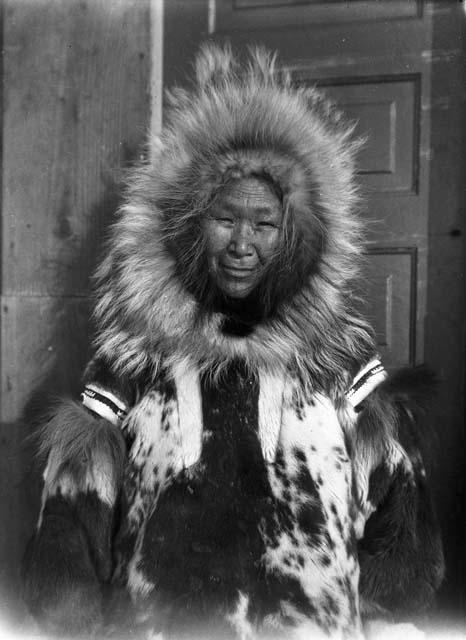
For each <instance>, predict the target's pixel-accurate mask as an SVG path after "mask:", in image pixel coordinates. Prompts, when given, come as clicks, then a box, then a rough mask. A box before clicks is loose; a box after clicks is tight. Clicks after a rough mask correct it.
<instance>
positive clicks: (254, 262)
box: [204, 178, 283, 299]
mask: <svg viewBox="0 0 466 640" xmlns="http://www.w3.org/2000/svg"><path fill="white" fill-rule="evenodd" d="M282 221H283V212H282V207H281V203H280V201H279V199H278V197H277V196H276V194H275V193H274V191H273V189H272V187H271V186H269V185H268V184H267V182H265V181H263V180H259V179H257V178H242V179H240V180H236V181H234V182H231V183H229V184H228V185H227V186H226V187H225V188H224V189H223V190H222V192H221V193H220V194H219V195H218V196H217V198H216V200H215V201H214V203H213V206H212V208H211V210H210V212H209V215H208V217H207V218H206V220H205V223H204V232H205V235H206V244H207V259H208V265H209V274H210V277H211V278H212V280H213V281H214V282H215V284H216V285H217V287H218V288H219V289H220V290H221V291H222V292H223V293H224V294H225V295H226V296H228V297H230V298H236V299H241V298H245V297H246V296H247V295H249V293H251V291H253V289H254V288H255V287H256V286H257V285H258V284H259V282H260V280H261V278H262V276H263V274H264V271H265V270H266V268H267V267H268V266H269V264H270V263H271V262H272V260H273V259H274V256H275V254H276V252H277V250H278V248H279V246H280V242H281V237H282Z"/></svg>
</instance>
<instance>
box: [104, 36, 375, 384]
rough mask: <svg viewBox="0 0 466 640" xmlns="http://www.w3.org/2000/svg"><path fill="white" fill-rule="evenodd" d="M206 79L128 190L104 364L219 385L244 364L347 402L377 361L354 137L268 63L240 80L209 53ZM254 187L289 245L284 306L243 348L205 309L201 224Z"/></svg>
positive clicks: (233, 66) (174, 116) (172, 114)
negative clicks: (361, 290)
mask: <svg viewBox="0 0 466 640" xmlns="http://www.w3.org/2000/svg"><path fill="white" fill-rule="evenodd" d="M196 70H197V83H196V85H195V86H194V87H193V88H192V90H191V91H185V90H183V89H177V90H176V91H175V93H173V94H172V95H171V97H170V100H169V106H168V110H167V124H166V127H165V130H164V133H163V134H162V138H161V145H160V150H159V152H158V154H157V157H156V158H155V159H154V161H153V163H152V164H150V165H147V166H144V167H140V168H138V169H137V170H136V171H135V172H134V174H133V175H132V177H131V178H130V180H129V187H128V191H127V202H126V204H125V205H124V206H123V207H122V208H121V210H120V214H119V219H118V221H117V222H116V224H115V226H114V227H113V232H112V236H111V239H110V243H109V251H108V255H107V258H106V259H105V260H104V262H103V263H102V265H101V267H100V269H99V271H98V288H97V305H96V311H95V314H96V320H97V325H98V335H97V338H96V346H97V351H98V355H99V356H100V357H102V358H103V359H104V360H105V361H107V362H108V363H109V366H110V367H111V368H112V370H113V371H114V372H115V373H118V374H119V375H122V374H126V375H130V376H132V377H137V376H139V375H140V374H141V373H142V372H143V371H147V370H152V371H153V372H154V374H155V373H156V372H157V371H158V370H159V369H160V366H161V362H162V361H165V363H168V364H169V365H170V363H178V362H180V361H188V362H190V363H192V364H194V365H195V366H197V367H199V368H200V369H201V370H209V371H210V372H212V371H214V370H216V369H221V368H222V367H223V366H225V365H226V364H228V362H231V361H232V360H233V359H235V358H238V357H239V358H241V359H243V360H244V361H246V363H247V364H248V365H249V366H250V368H251V370H253V371H254V370H257V368H258V367H263V368H267V369H270V370H271V371H276V370H282V369H283V367H284V366H285V367H287V366H288V367H290V368H292V369H293V368H294V369H296V370H297V371H299V372H301V373H302V377H303V379H306V380H311V379H312V384H313V385H314V386H316V387H319V386H328V384H329V383H330V382H331V384H332V385H335V384H336V385H337V386H339V387H340V391H342V390H344V388H345V387H346V385H347V383H348V380H347V379H345V376H344V374H343V372H346V371H348V370H350V371H351V370H354V372H356V371H357V369H358V367H359V365H360V363H361V362H365V361H366V360H367V359H368V358H369V356H370V355H371V354H372V352H373V349H374V345H373V339H372V335H371V330H370V328H369V327H368V325H367V324H366V323H365V322H364V321H363V319H362V318H361V317H360V316H359V315H358V314H357V313H356V311H355V310H354V304H353V301H354V289H353V280H354V277H355V276H356V274H357V272H358V265H359V261H360V254H361V221H360V219H359V216H358V211H357V206H358V196H357V188H356V185H355V182H354V155H355V152H356V150H357V149H358V147H359V141H358V140H355V139H354V138H353V136H352V133H353V126H352V125H348V124H345V123H344V122H343V120H342V118H341V117H340V116H339V114H338V113H337V112H336V111H334V110H332V108H331V106H330V104H329V103H327V102H326V101H325V100H324V98H323V97H322V96H321V95H320V94H319V93H317V92H316V91H315V90H314V89H307V88H304V87H303V88H298V89H297V88H296V87H295V86H293V84H292V82H291V80H290V78H289V77H288V76H287V75H286V74H284V73H279V72H278V70H277V68H276V65H275V58H274V57H273V56H270V55H268V54H267V53H265V52H264V51H262V50H254V51H252V52H251V56H250V60H249V61H248V63H247V64H246V65H245V67H243V68H241V67H239V66H238V63H237V62H236V61H235V59H234V57H233V55H232V53H231V51H230V50H229V49H228V48H225V49H223V50H219V49H218V48H214V47H206V48H204V49H203V50H202V52H201V54H200V55H199V57H198V59H197V64H196ZM250 175H254V176H261V177H265V178H267V179H269V180H272V181H273V182H274V183H275V184H277V185H278V187H279V190H280V192H281V194H282V199H283V205H284V210H285V241H284V244H283V247H282V255H281V259H280V260H278V268H279V270H280V273H279V275H278V277H274V274H271V281H272V278H273V282H274V283H275V286H277V287H280V286H281V288H280V292H281V294H280V299H278V300H277V299H275V302H274V305H273V306H274V312H273V314H271V315H269V316H268V317H265V318H261V319H260V320H259V321H258V322H257V324H256V325H255V326H254V328H253V330H252V331H251V332H250V334H249V335H247V336H246V337H243V338H242V339H236V338H235V336H232V335H228V334H227V333H225V332H224V331H223V327H224V325H225V322H226V321H227V320H228V318H227V316H226V314H225V313H224V312H222V311H217V310H216V309H210V308H208V307H207V308H206V305H205V304H203V291H204V290H205V289H206V287H207V286H208V285H207V284H206V283H205V282H204V280H205V278H206V269H205V266H204V265H203V259H204V257H203V241H202V234H201V223H202V217H203V215H204V214H205V212H206V210H208V208H209V206H210V204H211V202H212V199H213V198H214V197H215V195H216V193H218V191H219V189H221V187H222V185H223V184H224V183H225V181H227V180H229V179H231V177H232V176H250ZM154 274H157V276H156V277H154ZM275 275H277V274H275ZM280 283H282V285H280ZM193 336H196V339H195V340H193Z"/></svg>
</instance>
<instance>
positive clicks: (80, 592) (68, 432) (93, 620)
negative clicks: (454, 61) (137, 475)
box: [22, 400, 125, 634]
mask: <svg viewBox="0 0 466 640" xmlns="http://www.w3.org/2000/svg"><path fill="white" fill-rule="evenodd" d="M41 422H42V426H41V431H40V452H41V453H42V454H43V455H44V457H46V459H47V464H46V468H45V471H44V489H43V498H42V508H41V513H40V517H39V522H38V525H37V529H36V532H35V533H34V535H33V537H32V538H31V540H30V541H29V544H28V546H27V549H26V553H25V556H24V559H23V566H22V576H23V593H24V598H25V601H26V603H27V605H28V607H29V609H30V611H31V613H32V614H33V615H34V616H35V618H36V619H37V620H38V621H39V623H40V624H41V626H42V627H43V628H44V629H45V630H47V631H48V632H51V633H59V634H63V633H67V634H68V633H72V634H74V633H83V632H85V633H88V632H92V631H93V630H94V629H95V628H96V627H97V626H98V625H99V621H100V615H101V600H102V588H101V587H102V584H104V583H105V582H106V581H108V580H109V578H110V576H111V571H112V560H111V545H112V535H113V526H114V522H113V520H114V510H115V505H116V501H117V496H118V493H119V488H120V484H121V478H122V471H123V466H124V458H125V445H124V441H123V437H122V435H121V432H120V430H119V428H118V427H117V426H115V425H113V424H111V423H110V422H108V421H107V420H105V419H103V418H101V417H98V416H96V415H95V414H93V413H92V412H90V411H89V410H87V409H86V408H85V407H84V406H83V405H81V404H79V403H77V402H73V401H71V400H61V401H58V402H55V403H54V405H53V406H52V407H51V408H50V409H49V410H48V411H47V414H46V415H42V418H41Z"/></svg>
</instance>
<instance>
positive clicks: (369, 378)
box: [346, 358, 387, 409]
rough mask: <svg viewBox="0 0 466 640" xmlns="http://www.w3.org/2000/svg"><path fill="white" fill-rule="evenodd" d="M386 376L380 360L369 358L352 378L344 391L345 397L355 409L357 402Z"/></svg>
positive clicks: (359, 402)
mask: <svg viewBox="0 0 466 640" xmlns="http://www.w3.org/2000/svg"><path fill="white" fill-rule="evenodd" d="M386 377H387V372H386V371H385V369H384V367H383V365H382V363H381V362H380V360H378V359H377V358H375V359H374V360H371V361H370V362H369V363H368V364H366V366H365V367H364V368H363V369H361V371H360V372H359V373H358V375H357V376H356V377H355V379H354V380H353V384H352V385H351V387H350V388H349V389H348V391H347V392H346V398H347V399H348V402H349V403H350V404H351V406H352V407H353V408H354V409H356V408H357V406H358V405H359V404H361V402H362V401H363V400H365V398H367V396H368V395H369V394H370V393H371V392H372V391H374V389H375V388H376V387H378V386H379V384H380V383H381V382H383V381H384V380H385V378H386Z"/></svg>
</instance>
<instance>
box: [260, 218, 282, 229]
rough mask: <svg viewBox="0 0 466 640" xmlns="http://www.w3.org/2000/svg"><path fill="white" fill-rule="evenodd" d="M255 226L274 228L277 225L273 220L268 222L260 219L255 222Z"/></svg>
mask: <svg viewBox="0 0 466 640" xmlns="http://www.w3.org/2000/svg"><path fill="white" fill-rule="evenodd" d="M257 226H258V227H259V228H260V229H275V228H276V226H277V225H276V224H274V223H273V222H269V221H268V220H261V221H260V222H258V223H257Z"/></svg>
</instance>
